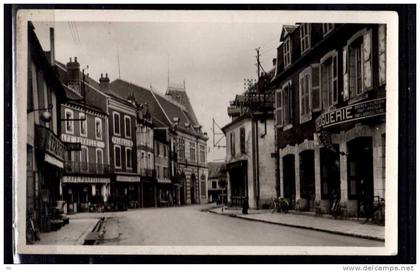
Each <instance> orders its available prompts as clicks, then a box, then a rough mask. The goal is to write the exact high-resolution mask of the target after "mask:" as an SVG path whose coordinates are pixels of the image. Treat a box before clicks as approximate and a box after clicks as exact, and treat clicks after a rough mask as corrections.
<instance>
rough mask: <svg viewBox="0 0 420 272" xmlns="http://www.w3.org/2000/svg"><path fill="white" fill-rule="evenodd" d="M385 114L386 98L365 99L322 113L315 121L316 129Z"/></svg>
mask: <svg viewBox="0 0 420 272" xmlns="http://www.w3.org/2000/svg"><path fill="white" fill-rule="evenodd" d="M384 114H385V98H379V99H374V100H369V101H364V102H361V103H357V104H354V105H350V106H346V107H342V108H339V109H336V110H333V111H329V112H326V113H323V114H321V115H320V116H319V117H318V118H317V119H316V121H315V125H316V129H317V130H319V129H322V128H327V127H331V126H335V125H339V124H342V123H347V122H351V121H356V120H362V119H367V118H371V117H375V116H380V115H384Z"/></svg>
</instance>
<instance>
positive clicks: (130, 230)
mask: <svg viewBox="0 0 420 272" xmlns="http://www.w3.org/2000/svg"><path fill="white" fill-rule="evenodd" d="M208 207H209V206H208V205H207V206H199V205H193V206H185V207H174V208H158V209H154V208H150V209H137V210H129V211H127V212H120V213H113V214H112V215H111V216H109V217H107V218H106V221H105V235H104V239H103V240H102V241H101V242H100V244H101V245H177V246H182V245H231V246H233V245H292V246H384V243H383V242H379V241H373V240H368V239H360V238H355V237H349V236H343V235H336V234H330V233H324V232H319V231H313V230H305V229H299V228H294V227H285V226H279V225H272V224H267V223H262V222H252V221H247V220H243V219H240V218H233V217H227V216H222V215H217V214H212V213H209V212H203V211H201V210H202V209H205V208H208Z"/></svg>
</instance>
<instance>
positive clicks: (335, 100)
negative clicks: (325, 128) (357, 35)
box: [332, 52, 338, 104]
mask: <svg viewBox="0 0 420 272" xmlns="http://www.w3.org/2000/svg"><path fill="white" fill-rule="evenodd" d="M332 62H333V66H332V67H333V83H332V88H333V90H332V95H333V104H337V103H338V54H337V52H336V53H335V55H334V56H333V57H332Z"/></svg>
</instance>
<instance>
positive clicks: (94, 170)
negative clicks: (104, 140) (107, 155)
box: [64, 162, 110, 174]
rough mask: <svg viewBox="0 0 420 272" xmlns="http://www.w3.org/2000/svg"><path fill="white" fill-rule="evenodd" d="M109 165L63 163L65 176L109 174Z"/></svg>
mask: <svg viewBox="0 0 420 272" xmlns="http://www.w3.org/2000/svg"><path fill="white" fill-rule="evenodd" d="M109 170H110V169H109V164H103V163H87V162H65V163H64V171H65V172H66V173H67V174H109V172H110V171H109Z"/></svg>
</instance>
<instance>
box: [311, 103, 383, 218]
mask: <svg viewBox="0 0 420 272" xmlns="http://www.w3.org/2000/svg"><path fill="white" fill-rule="evenodd" d="M338 112H341V113H343V114H337V113H338ZM344 113H345V114H344ZM327 116H329V117H327ZM337 116H338V117H340V118H338V117H337ZM316 125H317V130H318V134H319V135H321V134H322V135H323V136H322V137H321V136H320V137H319V147H320V168H321V169H320V170H321V171H320V175H321V179H320V180H321V182H320V183H321V184H320V185H321V198H322V200H328V198H329V202H331V201H333V195H334V194H336V192H339V193H338V194H337V195H338V196H337V197H338V198H339V199H340V204H341V207H342V208H343V210H344V212H345V215H346V216H349V217H362V218H363V217H366V216H368V215H369V214H370V212H371V211H372V209H373V207H374V202H375V199H380V198H384V196H385V98H382V99H374V100H368V101H364V102H360V103H357V104H354V105H350V106H346V107H344V108H339V109H336V110H335V111H334V112H327V113H324V114H322V115H321V116H320V117H319V118H318V119H317V120H316Z"/></svg>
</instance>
